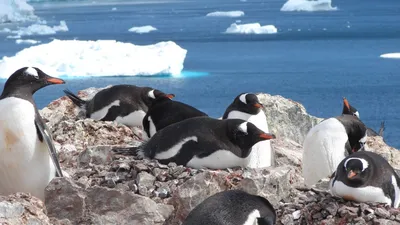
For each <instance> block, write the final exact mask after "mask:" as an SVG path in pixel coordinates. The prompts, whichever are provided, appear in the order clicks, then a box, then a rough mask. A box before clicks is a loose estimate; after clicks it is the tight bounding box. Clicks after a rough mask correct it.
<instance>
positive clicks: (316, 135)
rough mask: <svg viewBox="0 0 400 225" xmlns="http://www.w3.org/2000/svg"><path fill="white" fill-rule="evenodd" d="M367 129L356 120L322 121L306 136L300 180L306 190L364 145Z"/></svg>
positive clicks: (346, 118)
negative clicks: (302, 178)
mask: <svg viewBox="0 0 400 225" xmlns="http://www.w3.org/2000/svg"><path fill="white" fill-rule="evenodd" d="M366 131H367V128H366V126H365V125H364V123H362V122H361V120H359V119H358V118H357V117H356V116H352V115H341V116H338V117H333V118H329V119H326V120H324V121H322V122H320V123H319V124H317V125H316V126H314V127H313V128H311V130H310V131H309V132H308V134H307V136H306V138H305V140H304V143H303V150H304V151H303V161H302V169H303V177H304V182H305V184H306V185H307V186H312V185H314V184H316V183H317V182H318V181H319V180H321V179H323V178H327V177H329V176H330V175H331V174H332V173H333V172H334V171H335V170H336V168H337V166H338V165H339V163H340V162H341V161H342V160H343V159H344V158H345V157H346V156H347V155H350V154H352V153H354V152H357V151H358V150H360V149H361V148H362V147H363V146H364V144H365V142H366V141H367V132H366Z"/></svg>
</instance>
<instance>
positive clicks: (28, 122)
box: [0, 67, 65, 200]
mask: <svg viewBox="0 0 400 225" xmlns="http://www.w3.org/2000/svg"><path fill="white" fill-rule="evenodd" d="M64 83H65V82H64V81H63V80H61V79H58V78H55V77H51V76H49V75H47V74H46V73H44V72H43V71H42V70H40V69H38V68H36V67H23V68H21V69H19V70H17V71H15V72H14V73H13V74H12V75H11V76H10V77H9V78H8V79H7V81H6V83H5V85H4V89H3V92H2V94H1V96H0V171H1V172H0V195H9V194H13V193H16V192H26V193H31V194H32V195H33V196H36V197H38V198H40V199H42V200H44V189H45V187H46V186H47V185H48V183H49V182H50V181H51V180H52V179H53V178H54V177H55V176H56V175H57V176H59V177H62V176H63V174H62V171H61V168H60V164H59V161H58V158H57V155H56V150H55V147H54V145H53V141H52V136H51V134H50V132H49V131H48V128H47V127H46V125H45V123H44V121H43V120H42V118H41V116H40V114H39V111H38V109H37V107H36V104H35V102H34V100H33V96H32V95H33V94H34V93H35V92H36V91H37V90H39V89H41V88H43V87H45V86H48V85H52V84H64Z"/></svg>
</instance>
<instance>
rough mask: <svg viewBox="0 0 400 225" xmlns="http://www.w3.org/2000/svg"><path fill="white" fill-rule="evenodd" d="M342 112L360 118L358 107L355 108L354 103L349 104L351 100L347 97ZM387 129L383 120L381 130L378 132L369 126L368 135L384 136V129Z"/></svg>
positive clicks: (344, 99)
mask: <svg viewBox="0 0 400 225" xmlns="http://www.w3.org/2000/svg"><path fill="white" fill-rule="evenodd" d="M342 114H343V115H344V114H348V115H353V116H356V117H357V118H359V119H360V113H359V112H358V110H357V109H356V108H354V107H353V106H352V105H350V104H349V101H348V100H347V99H346V98H343V111H342ZM384 130H385V122H383V121H382V122H381V127H380V128H379V132H378V133H376V132H375V131H374V130H373V129H371V128H369V127H367V135H368V136H369V137H374V136H381V137H382V138H383V131H384Z"/></svg>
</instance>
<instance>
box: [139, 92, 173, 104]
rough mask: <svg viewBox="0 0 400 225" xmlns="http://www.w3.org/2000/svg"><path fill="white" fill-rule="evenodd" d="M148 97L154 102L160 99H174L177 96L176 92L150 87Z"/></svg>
mask: <svg viewBox="0 0 400 225" xmlns="http://www.w3.org/2000/svg"><path fill="white" fill-rule="evenodd" d="M146 97H147V99H148V100H149V102H154V101H155V100H159V99H173V98H174V97H175V95H174V94H165V93H164V92H162V91H160V90H157V89H150V90H148V91H147V92H146Z"/></svg>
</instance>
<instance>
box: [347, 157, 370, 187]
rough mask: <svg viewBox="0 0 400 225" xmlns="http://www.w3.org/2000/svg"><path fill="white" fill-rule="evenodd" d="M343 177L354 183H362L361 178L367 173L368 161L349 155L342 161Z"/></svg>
mask: <svg viewBox="0 0 400 225" xmlns="http://www.w3.org/2000/svg"><path fill="white" fill-rule="evenodd" d="M343 166H344V171H345V174H346V177H345V179H347V180H348V181H350V182H352V183H354V184H362V182H363V180H365V178H366V177H367V176H368V175H369V173H370V169H369V163H368V161H367V160H365V159H363V158H359V157H350V158H348V159H346V161H345V162H344V165H343Z"/></svg>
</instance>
